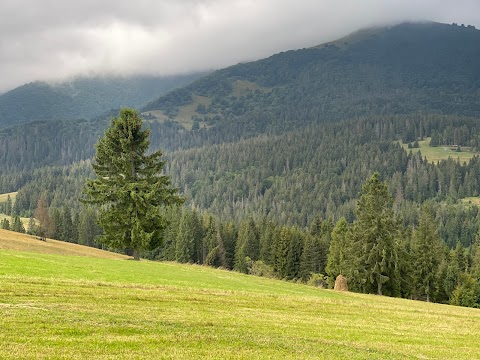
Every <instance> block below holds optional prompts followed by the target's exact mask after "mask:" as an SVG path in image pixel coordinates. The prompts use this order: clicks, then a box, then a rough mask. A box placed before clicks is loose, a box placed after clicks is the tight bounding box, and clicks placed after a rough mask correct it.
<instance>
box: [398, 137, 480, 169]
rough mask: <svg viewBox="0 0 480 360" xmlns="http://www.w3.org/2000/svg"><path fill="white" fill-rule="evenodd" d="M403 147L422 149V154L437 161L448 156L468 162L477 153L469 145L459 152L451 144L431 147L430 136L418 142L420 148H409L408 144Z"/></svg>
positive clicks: (416, 150)
mask: <svg viewBox="0 0 480 360" xmlns="http://www.w3.org/2000/svg"><path fill="white" fill-rule="evenodd" d="M400 144H401V145H402V147H403V148H404V149H405V150H407V151H410V150H412V151H413V152H418V151H421V153H422V156H423V157H426V158H427V160H428V161H430V162H434V163H437V162H438V161H440V160H446V159H448V158H452V159H455V160H457V161H461V162H467V161H468V160H470V159H471V158H472V157H473V156H474V155H477V154H476V153H474V152H472V151H471V150H470V148H469V147H461V150H462V151H460V152H457V151H455V150H452V149H451V148H450V146H447V145H445V146H435V147H430V146H429V144H430V138H425V139H424V140H421V141H419V142H418V145H420V147H419V148H412V149H409V148H408V144H402V143H401V142H400Z"/></svg>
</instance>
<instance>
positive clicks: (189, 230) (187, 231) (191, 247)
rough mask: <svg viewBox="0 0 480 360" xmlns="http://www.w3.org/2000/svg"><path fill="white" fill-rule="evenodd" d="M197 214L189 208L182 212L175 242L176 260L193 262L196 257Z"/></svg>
mask: <svg viewBox="0 0 480 360" xmlns="http://www.w3.org/2000/svg"><path fill="white" fill-rule="evenodd" d="M195 216H196V215H195V214H194V213H192V212H190V211H188V210H185V211H183V212H182V218H181V220H180V225H179V228H178V233H177V239H176V242H175V260H176V261H178V262H181V263H188V262H193V261H194V258H195V241H196V239H195V233H196V232H197V229H196V226H195V225H196V222H195V219H194V217H195Z"/></svg>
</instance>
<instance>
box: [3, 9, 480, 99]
mask: <svg viewBox="0 0 480 360" xmlns="http://www.w3.org/2000/svg"><path fill="white" fill-rule="evenodd" d="M478 13H480V2H479V1H477V0H456V1H450V0H436V1H435V0H422V1H412V0H403V1H400V0H389V1H386V0H362V1H359V0H337V1H334V0H297V1H293V0H256V1H253V0H182V1H178V0H177V1H175V0H163V1H155V0H136V1H126V0H125V1H122V0H116V1H113V0H103V1H98V0H82V1H75V2H73V1H65V0H63V1H62V0H43V1H36V0H3V1H1V2H0V14H2V22H1V23H0V91H2V90H7V89H9V88H12V87H14V86H18V85H20V84H22V83H25V82H29V81H33V80H36V79H41V80H55V79H60V78H63V77H68V76H76V75H80V74H96V73H99V74H137V73H141V74H146V73H155V74H175V73H183V72H191V71H197V70H205V69H211V68H218V67H223V66H228V65H230V64H234V63H237V62H240V61H246V60H252V59H257V58H261V57H264V56H269V55H271V54H272V53H275V52H279V51H284V50H288V49H292V48H301V47H308V46H313V45H317V44H320V43H322V42H325V41H330V40H333V39H335V38H338V37H340V36H343V35H346V34H347V33H349V32H352V31H354V30H357V29H359V28H362V27H366V26H372V25H382V24H389V23H396V22H400V21H404V20H434V21H439V22H447V23H451V22H457V23H465V24H472V25H475V26H477V27H478V26H479V25H480V19H478V16H477V14H478Z"/></svg>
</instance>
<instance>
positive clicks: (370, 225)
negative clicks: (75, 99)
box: [352, 173, 397, 295]
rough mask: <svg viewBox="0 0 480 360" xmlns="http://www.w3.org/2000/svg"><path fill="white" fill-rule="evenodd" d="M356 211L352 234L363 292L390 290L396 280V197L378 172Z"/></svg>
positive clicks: (381, 292)
mask: <svg viewBox="0 0 480 360" xmlns="http://www.w3.org/2000/svg"><path fill="white" fill-rule="evenodd" d="M356 214H357V220H356V221H355V222H354V224H353V229H352V236H353V238H354V239H355V242H356V246H357V249H356V250H357V251H358V264H357V265H358V268H357V270H358V276H359V279H358V280H359V282H360V283H362V284H363V290H364V291H366V292H375V291H376V293H377V294H378V295H382V294H383V291H384V286H385V285H387V286H388V285H390V286H388V288H389V290H391V289H392V288H393V287H394V285H395V284H394V281H396V280H397V279H395V275H396V265H397V254H396V244H395V236H396V232H397V224H396V222H395V219H394V216H393V198H392V196H391V195H390V194H389V192H388V188H387V184H386V183H385V182H383V181H381V180H380V175H379V174H378V173H375V174H373V175H372V177H371V178H370V179H369V180H368V181H367V182H366V183H365V184H364V185H363V188H362V195H361V197H360V199H359V201H358V205H357V212H356ZM390 292H391V291H390Z"/></svg>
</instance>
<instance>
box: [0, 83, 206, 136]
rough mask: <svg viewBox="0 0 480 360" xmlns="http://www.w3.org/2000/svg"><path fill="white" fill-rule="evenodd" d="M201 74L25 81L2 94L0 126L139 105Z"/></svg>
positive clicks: (91, 114) (57, 118) (94, 113)
mask: <svg viewBox="0 0 480 360" xmlns="http://www.w3.org/2000/svg"><path fill="white" fill-rule="evenodd" d="M200 75H203V74H192V75H181V76H171V77H155V76H131V77H92V78H86V77H84V78H77V79H72V80H70V81H67V82H63V83H57V84H47V83H44V82H34V83H30V84H26V85H23V86H20V87H18V88H16V89H13V90H11V91H9V92H7V93H5V94H2V95H1V96H0V128H1V127H6V126H11V125H14V124H18V123H24V122H29V121H36V120H60V119H78V118H93V117H96V116H99V115H100V114H103V113H104V112H105V111H108V110H109V109H118V108H119V107H121V106H133V107H138V106H141V105H143V104H144V103H145V102H147V101H149V100H151V99H152V98H155V97H158V96H160V95H161V94H162V93H165V92H166V91H168V90H170V89H173V88H175V87H178V86H180V85H184V84H188V83H189V82H191V81H192V80H194V79H196V78H198V77H199V76H200Z"/></svg>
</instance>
